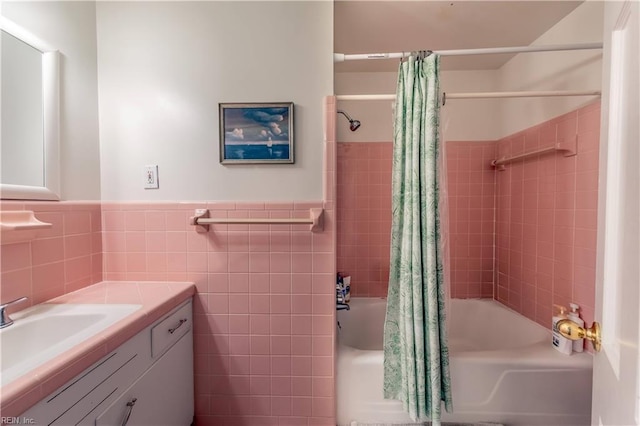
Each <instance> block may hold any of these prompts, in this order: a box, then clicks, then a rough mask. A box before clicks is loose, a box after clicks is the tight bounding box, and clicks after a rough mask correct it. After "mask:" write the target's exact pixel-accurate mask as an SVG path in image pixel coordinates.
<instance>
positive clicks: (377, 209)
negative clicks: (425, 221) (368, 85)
mask: <svg viewBox="0 0 640 426" xmlns="http://www.w3.org/2000/svg"><path fill="white" fill-rule="evenodd" d="M392 154H393V146H392V143H391V142H356V143H339V144H338V160H337V161H338V181H337V191H338V210H337V218H338V234H337V235H338V248H337V253H338V255H337V264H338V271H340V272H343V273H344V274H346V275H351V291H352V294H353V295H354V296H364V297H386V295H387V286H388V280H389V247H390V238H391V158H392Z"/></svg>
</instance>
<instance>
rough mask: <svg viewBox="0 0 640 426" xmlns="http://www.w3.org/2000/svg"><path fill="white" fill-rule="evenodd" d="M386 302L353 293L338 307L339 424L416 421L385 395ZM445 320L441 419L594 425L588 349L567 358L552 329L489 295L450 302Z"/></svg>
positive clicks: (341, 425)
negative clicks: (346, 305) (445, 399)
mask: <svg viewBox="0 0 640 426" xmlns="http://www.w3.org/2000/svg"><path fill="white" fill-rule="evenodd" d="M385 307H386V300H385V299H374V298H354V299H352V301H351V310H349V311H339V312H338V315H337V316H338V321H339V325H340V327H339V329H338V345H337V348H338V349H337V350H338V354H337V365H336V375H337V394H336V395H337V424H338V425H339V426H343V425H350V424H351V422H353V421H357V422H361V423H374V424H395V423H410V422H411V420H410V418H409V417H408V415H407V414H406V413H405V412H404V411H403V409H402V403H400V402H399V401H392V400H385V399H384V398H383V396H382V382H383V368H382V360H383V354H382V341H383V324H384V316H385ZM447 318H448V321H449V329H450V332H449V349H450V367H451V381H452V389H453V391H452V392H453V408H454V412H453V413H444V414H443V417H442V420H443V421H445V422H483V421H484V422H498V423H503V424H505V425H545V426H547V425H587V424H590V423H591V370H592V356H591V354H589V353H586V352H585V353H581V354H573V355H571V356H567V355H562V354H561V353H559V352H557V351H556V350H555V349H553V348H552V347H551V332H550V331H549V330H547V329H545V328H544V327H542V326H540V325H539V324H537V323H535V322H533V321H530V320H529V319H527V318H525V317H524V316H522V315H519V314H517V313H515V312H514V311H512V310H510V309H508V308H506V307H504V306H503V305H501V304H500V303H498V302H495V301H493V300H490V299H484V300H479V299H455V300H452V301H451V304H450V313H449V314H448V317H447ZM549 321H551V319H549ZM443 411H444V409H443Z"/></svg>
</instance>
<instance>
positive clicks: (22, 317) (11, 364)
mask: <svg viewBox="0 0 640 426" xmlns="http://www.w3.org/2000/svg"><path fill="white" fill-rule="evenodd" d="M140 307H141V305H124V304H123V305H102V304H95V305H93V304H59V305H57V304H41V305H37V306H34V307H32V308H29V309H25V310H23V311H20V312H17V313H15V314H13V315H11V317H12V319H13V320H14V323H13V324H12V325H10V326H9V327H6V328H3V329H1V330H0V347H1V354H2V357H1V358H0V367H1V373H0V374H1V380H0V384H1V385H2V386H4V385H5V384H7V383H10V382H12V381H13V380H15V379H17V378H18V377H20V376H22V375H24V374H26V373H28V372H29V371H31V370H33V369H34V368H36V367H38V366H40V365H42V364H44V363H46V362H47V361H50V360H51V359H53V358H55V357H56V356H57V355H60V354H61V353H63V352H65V351H67V350H69V349H71V348H73V347H74V346H75V345H77V344H79V343H82V342H83V341H85V340H87V339H89V338H91V337H92V336H94V335H95V334H97V333H99V332H101V331H102V330H104V329H106V328H107V327H109V326H110V325H112V324H114V323H116V322H117V321H119V320H120V319H122V318H124V317H126V316H127V315H129V314H131V313H133V312H134V311H136V310H137V309H139V308H140Z"/></svg>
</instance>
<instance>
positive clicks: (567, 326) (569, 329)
mask: <svg viewBox="0 0 640 426" xmlns="http://www.w3.org/2000/svg"><path fill="white" fill-rule="evenodd" d="M556 327H558V332H559V333H560V334H562V335H563V336H564V337H566V338H567V339H569V340H580V339H587V340H589V341H590V342H591V343H592V344H593V349H594V350H595V351H596V352H600V348H601V347H602V340H601V338H600V324H598V323H597V322H595V321H594V322H593V324H592V325H591V328H583V327H580V326H579V325H578V324H576V323H575V322H573V321H571V320H570V319H563V320H560V321H558V323H557V324H556Z"/></svg>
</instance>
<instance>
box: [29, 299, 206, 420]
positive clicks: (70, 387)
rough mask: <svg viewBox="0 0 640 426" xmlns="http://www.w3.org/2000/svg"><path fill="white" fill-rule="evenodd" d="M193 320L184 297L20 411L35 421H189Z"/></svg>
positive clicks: (191, 400) (191, 390) (190, 306)
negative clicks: (163, 314) (79, 371)
mask: <svg viewBox="0 0 640 426" xmlns="http://www.w3.org/2000/svg"><path fill="white" fill-rule="evenodd" d="M192 323H193V317H192V303H191V299H189V301H188V302H186V303H183V304H182V305H180V306H178V307H177V308H175V309H174V310H173V311H171V312H170V313H168V314H167V315H165V316H164V317H163V318H161V319H160V320H158V321H156V322H155V323H154V324H152V325H151V326H149V327H147V328H145V329H144V330H142V331H141V332H139V333H138V334H136V335H135V336H134V337H133V338H131V339H129V340H128V341H127V342H125V343H124V344H123V345H121V346H120V347H118V348H117V349H116V350H114V351H113V352H111V353H109V354H108V355H107V356H105V357H103V358H102V359H101V360H99V361H98V362H96V363H95V364H93V365H92V366H91V367H89V368H87V369H86V370H85V371H83V372H82V373H80V374H79V375H78V376H76V377H75V378H74V379H72V380H70V381H69V382H68V383H66V384H65V385H63V386H62V387H60V388H59V389H57V390H56V391H55V392H53V393H52V394H51V395H49V396H48V397H47V398H45V399H43V400H42V401H40V402H39V403H37V404H36V405H35V406H33V407H32V408H30V409H29V410H27V411H26V412H25V413H23V414H22V417H24V418H30V419H33V420H34V421H35V424H38V425H65V426H67V425H87V426H88V425H104V426H107V425H108V426H114V425H125V424H126V425H128V426H174V425H175V426H185V425H190V424H191V423H192V421H193V412H194V399H193V327H192ZM125 421H126V422H125Z"/></svg>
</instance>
